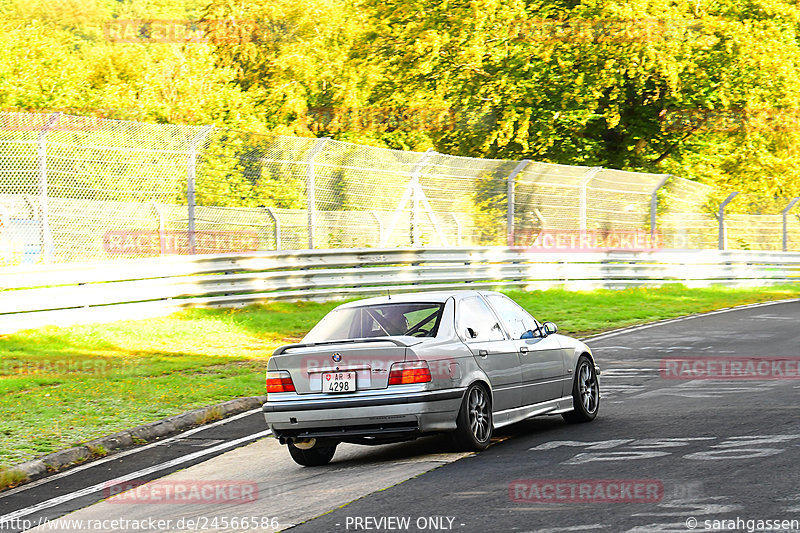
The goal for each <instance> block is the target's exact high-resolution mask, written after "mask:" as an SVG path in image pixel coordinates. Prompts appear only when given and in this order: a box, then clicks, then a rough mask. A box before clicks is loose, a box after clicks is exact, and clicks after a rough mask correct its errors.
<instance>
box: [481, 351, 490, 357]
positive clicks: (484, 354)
mask: <svg viewBox="0 0 800 533" xmlns="http://www.w3.org/2000/svg"><path fill="white" fill-rule="evenodd" d="M478 355H480V356H481V357H486V356H487V355H489V350H478Z"/></svg>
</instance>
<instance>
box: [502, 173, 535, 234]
mask: <svg viewBox="0 0 800 533" xmlns="http://www.w3.org/2000/svg"><path fill="white" fill-rule="evenodd" d="M530 162H531V160H530V159H523V160H522V161H520V162H519V163H517V166H516V167H514V170H512V171H511V174H509V175H508V178H507V181H508V193H507V194H506V196H507V201H508V209H507V210H506V246H514V243H515V240H514V202H515V199H516V196H515V195H516V188H517V175H519V173H520V172H522V171H523V170H525V167H527V166H528V163H530Z"/></svg>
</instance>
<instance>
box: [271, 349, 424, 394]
mask: <svg viewBox="0 0 800 533" xmlns="http://www.w3.org/2000/svg"><path fill="white" fill-rule="evenodd" d="M418 342H419V339H415V338H388V337H387V338H380V339H378V338H370V339H353V340H347V341H331V342H324V343H317V344H295V345H289V346H283V347H281V348H279V349H278V350H277V351H276V352H275V353H274V354H273V356H272V362H273V363H274V364H275V365H276V367H277V370H286V371H288V372H289V374H290V375H291V377H292V381H293V383H294V387H295V390H296V391H297V394H319V393H321V392H322V380H323V376H324V375H325V374H326V373H330V372H353V373H355V376H356V391H359V390H376V389H385V388H387V387H388V386H389V370H390V369H391V367H392V364H394V363H401V362H404V361H405V360H406V352H407V347H408V346H410V345H412V344H417V343H418Z"/></svg>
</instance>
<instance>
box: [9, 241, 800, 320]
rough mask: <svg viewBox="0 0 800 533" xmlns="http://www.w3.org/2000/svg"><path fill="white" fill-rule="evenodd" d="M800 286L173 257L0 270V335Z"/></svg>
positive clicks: (777, 263)
mask: <svg viewBox="0 0 800 533" xmlns="http://www.w3.org/2000/svg"><path fill="white" fill-rule="evenodd" d="M797 281H800V253H785V252H747V251H735V252H733V251H731V252H720V251H710V250H698V251H653V252H644V251H604V252H586V253H579V252H575V253H569V252H565V253H554V252H540V251H535V250H531V249H519V248H505V247H481V248H391V249H331V250H306V251H284V252H253V253H248V254H237V255H233V254H226V255H204V256H189V257H186V256H173V257H165V258H152V259H139V260H132V261H127V262H114V263H86V264H69V265H52V266H38V267H27V268H22V267H19V268H8V269H3V270H2V271H0V289H2V290H0V333H7V332H10V331H16V330H19V329H24V328H30V327H39V326H41V325H45V324H72V323H76V322H102V321H109V320H118V319H122V318H144V317H146V316H154V315H163V314H168V313H171V312H174V311H176V310H179V309H182V308H186V307H197V306H238V305H248V304H253V303H258V302H266V301H274V300H330V299H336V298H348V297H358V296H367V295H375V294H386V292H387V291H391V292H403V291H421V290H442V289H468V288H520V289H529V290H534V289H547V288H553V287H565V288H570V289H593V288H625V287H634V286H655V285H664V284H668V283H682V284H685V285H687V286H690V287H700V286H708V285H712V284H721V285H728V286H736V285H767V284H780V283H792V282H797Z"/></svg>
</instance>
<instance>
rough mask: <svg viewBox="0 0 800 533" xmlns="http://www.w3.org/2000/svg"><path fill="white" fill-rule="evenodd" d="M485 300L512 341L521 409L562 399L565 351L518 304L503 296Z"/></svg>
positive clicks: (491, 295) (498, 295)
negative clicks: (519, 375)
mask: <svg viewBox="0 0 800 533" xmlns="http://www.w3.org/2000/svg"><path fill="white" fill-rule="evenodd" d="M486 299H487V300H488V301H489V303H490V304H491V305H492V307H493V308H494V310H495V312H496V313H497V315H498V316H499V317H500V319H501V320H502V322H503V325H504V326H505V328H506V331H508V334H509V336H510V337H511V342H512V343H513V344H514V347H515V350H517V352H518V353H519V358H520V364H521V367H522V382H523V386H522V387H521V392H522V405H531V404H535V403H539V402H545V401H548V400H554V399H556V398H561V396H562V381H563V379H564V373H565V371H566V370H565V360H564V349H563V347H562V346H561V343H560V342H559V341H558V337H557V336H555V335H548V336H544V331H543V329H542V328H541V327H540V326H539V323H538V322H537V321H536V319H534V318H533V317H532V316H531V315H530V314H529V313H528V312H527V311H525V310H524V309H523V308H522V307H520V306H519V305H518V304H517V303H516V302H514V301H513V300H511V299H510V298H508V297H507V296H504V295H502V294H488V295H486Z"/></svg>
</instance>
